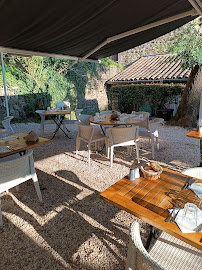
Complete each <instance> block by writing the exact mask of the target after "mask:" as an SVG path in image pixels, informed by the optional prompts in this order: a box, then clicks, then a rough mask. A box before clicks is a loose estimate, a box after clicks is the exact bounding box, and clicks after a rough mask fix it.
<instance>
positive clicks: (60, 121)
mask: <svg viewBox="0 0 202 270" xmlns="http://www.w3.org/2000/svg"><path fill="white" fill-rule="evenodd" d="M51 118H52V119H53V121H54V122H55V123H56V125H57V128H56V130H55V131H54V134H53V137H52V138H51V140H52V139H53V138H54V137H55V135H56V133H57V132H58V130H59V129H61V130H62V132H63V133H64V134H65V136H66V137H67V138H69V139H71V138H70V137H69V136H68V134H67V133H66V132H65V131H64V130H63V129H62V128H61V125H62V122H63V120H64V118H65V116H62V117H61V119H60V120H59V123H58V122H57V120H56V119H55V117H52V116H51ZM67 131H69V130H68V129H67Z"/></svg>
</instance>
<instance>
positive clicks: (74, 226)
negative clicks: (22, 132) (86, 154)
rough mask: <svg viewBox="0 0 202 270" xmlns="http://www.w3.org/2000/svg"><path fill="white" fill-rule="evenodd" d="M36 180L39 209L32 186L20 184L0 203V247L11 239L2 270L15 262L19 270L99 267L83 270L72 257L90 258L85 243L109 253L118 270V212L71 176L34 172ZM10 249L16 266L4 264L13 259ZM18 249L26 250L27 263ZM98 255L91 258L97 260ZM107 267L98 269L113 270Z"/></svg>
mask: <svg viewBox="0 0 202 270" xmlns="http://www.w3.org/2000/svg"><path fill="white" fill-rule="evenodd" d="M37 175H38V177H39V179H41V180H40V186H41V187H42V196H43V200H44V205H40V204H39V202H38V199H37V196H36V194H35V190H34V188H33V183H32V181H28V182H26V183H23V184H22V185H21V186H20V191H18V192H17V191H16V190H15V189H12V190H11V192H12V193H8V195H6V194H5V195H3V197H2V201H3V211H4V212H3V214H4V215H3V222H4V230H3V232H2V234H1V236H2V244H3V243H5V241H7V240H8V239H9V238H10V235H8V233H9V234H11V235H13V236H15V237H14V238H13V237H12V240H11V241H10V242H9V243H7V245H6V247H7V249H6V251H7V253H6V254H5V257H4V258H5V259H4V260H2V261H1V263H0V265H2V269H7V268H6V267H7V266H8V265H9V267H10V266H11V265H12V264H13V263H14V264H15V265H16V263H19V265H20V262H21V269H24V265H26V264H27V263H28V261H29V260H30V259H31V260H32V262H34V265H32V267H33V268H30V266H29V267H28V268H26V269H39V268H40V267H42V269H47V268H48V265H50V264H53V265H55V266H56V265H58V266H57V267H58V268H57V269H68V267H69V266H72V267H73V269H77V266H79V264H80V263H81V265H82V267H84V268H83V269H95V268H96V269H97V267H99V265H93V264H92V265H91V267H89V266H86V268H85V263H83V258H81V257H78V256H80V255H79V253H78V250H79V249H81V250H83V251H82V252H83V255H84V256H86V255H85V254H86V252H87V254H88V252H90V253H92V252H95V251H94V249H93V250H92V247H90V246H89V245H88V242H89V241H93V245H94V246H95V247H98V246H100V245H101V246H102V250H103V252H105V253H106V254H107V253H108V252H109V254H111V255H110V256H113V257H114V259H113V260H115V261H116V263H117V265H118V267H121V268H124V260H123V259H122V258H123V257H125V256H126V249H127V248H126V247H127V241H128V227H126V226H125V225H121V224H118V223H116V222H115V221H113V219H114V217H115V216H116V214H117V213H118V212H119V211H120V210H119V209H118V208H116V207H114V206H112V205H110V204H108V203H106V202H104V201H102V200H101V199H100V198H99V193H98V192H97V191H95V190H94V189H92V188H91V187H89V186H87V185H85V184H84V183H82V181H81V180H80V179H79V178H78V177H77V176H76V174H75V173H73V172H72V171H65V170H59V171H56V173H55V175H56V176H52V175H49V174H47V173H44V172H42V171H40V170H37ZM57 176H58V177H57ZM55 197H56V198H57V200H55ZM19 240H20V245H18V241H19ZM11 245H12V248H11ZM15 246H16V253H17V254H18V257H19V259H20V260H19V259H18V258H15V261H14V262H13V261H11V260H10V258H11V257H13V256H14V249H13V247H15ZM21 246H27V253H26V254H29V255H28V256H27V257H26V256H24V251H23V250H22V249H21V248H20V247H21ZM104 250H105V251H104ZM117 250H119V252H118V253H119V254H117ZM96 252H97V251H96ZM105 253H103V254H105ZM35 254H38V255H37V258H36V256H35ZM103 254H102V253H98V254H97V256H101V258H102V256H103ZM44 257H45V258H46V259H45V260H44ZM42 258H43V260H42ZM42 261H43V266H42ZM75 261H76V262H77V264H76V265H75ZM101 265H105V264H104V262H102V264H101ZM112 266H113V263H111V264H110V263H109V262H107V264H106V265H105V266H104V268H103V269H116V268H113V267H112ZM60 267H61V268H60ZM78 269H79V268H78ZM118 269H119V268H118Z"/></svg>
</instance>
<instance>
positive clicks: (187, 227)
mask: <svg viewBox="0 0 202 270" xmlns="http://www.w3.org/2000/svg"><path fill="white" fill-rule="evenodd" d="M172 210H173V209H169V211H170V212H171V211H172ZM177 211H178V209H175V210H174V213H172V216H174V215H175V214H176V213H177ZM183 213H184V209H180V211H179V213H178V215H177V217H176V219H175V222H176V223H177V225H178V227H179V228H180V230H181V231H182V232H183V233H193V232H202V211H201V210H200V209H199V208H198V207H197V226H196V223H195V222H193V221H192V220H190V219H188V218H184V215H183Z"/></svg>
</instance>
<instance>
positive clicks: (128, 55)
mask: <svg viewBox="0 0 202 270" xmlns="http://www.w3.org/2000/svg"><path fill="white" fill-rule="evenodd" d="M177 31H179V30H175V31H172V32H170V33H168V34H166V35H163V36H161V37H159V38H156V39H153V40H151V41H149V42H147V43H145V44H142V45H140V46H137V47H135V48H133V49H130V50H128V51H125V52H122V53H119V54H118V62H119V64H121V65H122V66H124V67H126V66H128V65H130V64H131V63H133V62H134V61H135V60H137V59H139V58H140V57H142V56H148V55H156V54H160V53H164V52H161V51H159V49H157V46H158V45H159V44H162V43H164V42H166V41H168V39H170V38H171V37H173V36H174V35H175V33H176V32H177Z"/></svg>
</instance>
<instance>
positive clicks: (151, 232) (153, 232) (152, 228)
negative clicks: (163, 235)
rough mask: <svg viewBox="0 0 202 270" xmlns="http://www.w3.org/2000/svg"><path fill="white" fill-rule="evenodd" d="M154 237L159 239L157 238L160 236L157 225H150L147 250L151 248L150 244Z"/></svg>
mask: <svg viewBox="0 0 202 270" xmlns="http://www.w3.org/2000/svg"><path fill="white" fill-rule="evenodd" d="M152 237H154V238H155V239H157V238H158V233H157V231H156V228H155V227H153V226H150V232H149V236H148V238H147V243H146V246H145V249H146V250H148V249H149V246H150V244H151V240H152Z"/></svg>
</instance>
